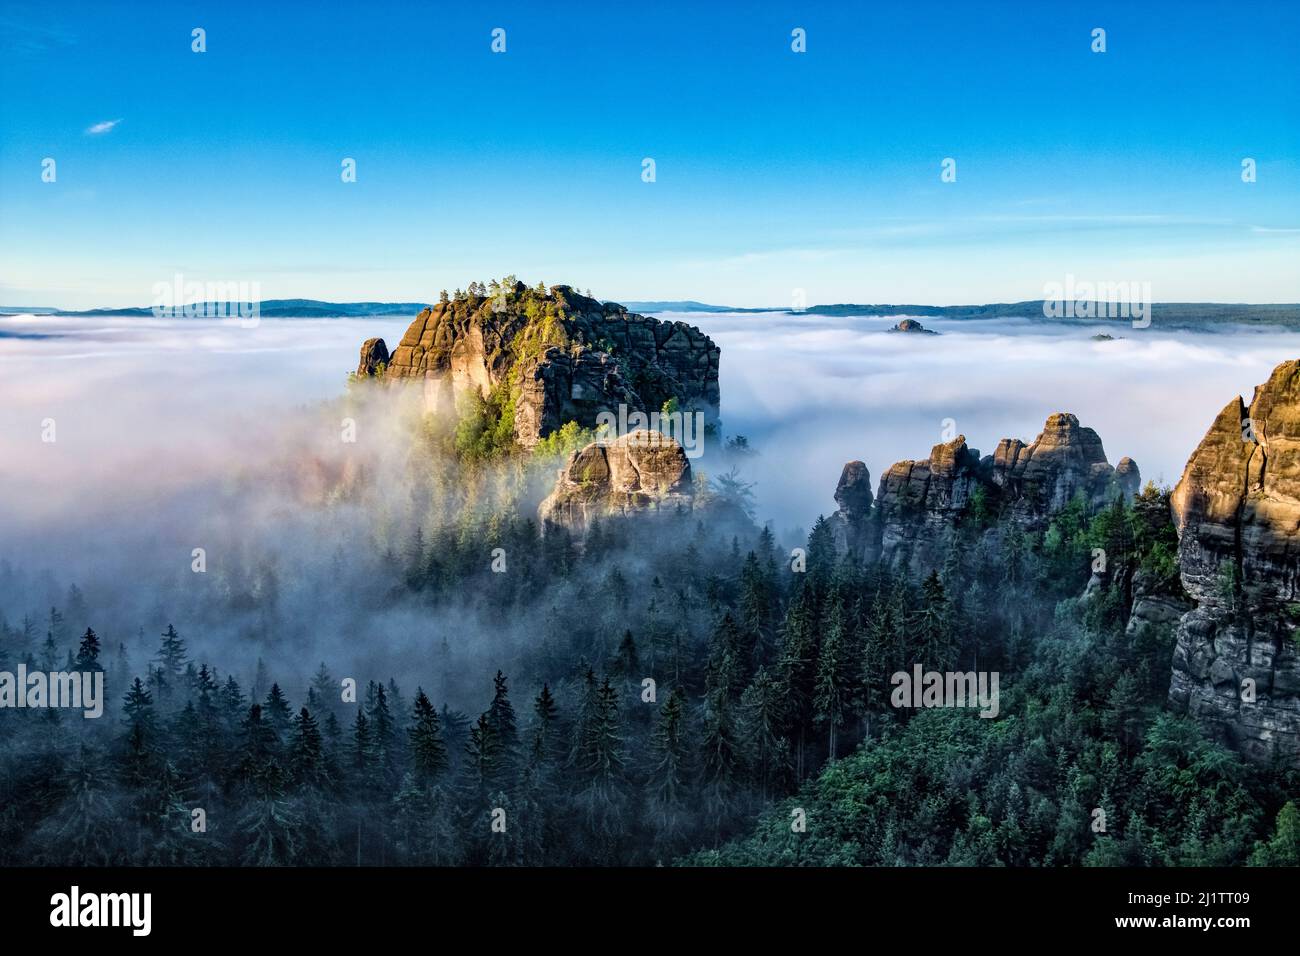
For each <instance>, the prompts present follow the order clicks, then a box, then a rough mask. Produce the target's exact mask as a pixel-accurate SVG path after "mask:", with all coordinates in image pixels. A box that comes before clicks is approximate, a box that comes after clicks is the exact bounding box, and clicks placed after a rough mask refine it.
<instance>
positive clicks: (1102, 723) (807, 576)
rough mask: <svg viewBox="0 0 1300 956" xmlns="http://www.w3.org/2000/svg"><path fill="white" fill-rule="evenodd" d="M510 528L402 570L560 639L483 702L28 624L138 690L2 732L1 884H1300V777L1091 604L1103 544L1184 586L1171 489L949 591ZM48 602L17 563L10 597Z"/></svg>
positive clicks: (930, 584)
mask: <svg viewBox="0 0 1300 956" xmlns="http://www.w3.org/2000/svg"><path fill="white" fill-rule="evenodd" d="M714 487H715V493H716V494H718V495H720V496H727V495H730V496H733V497H734V498H735V499H736V501H735V504H736V506H737V507H738V508H740V509H743V508H744V507H745V505H746V502H745V500H744V498H745V494H746V490H745V488H744V486H743V483H740V482H737V481H736V480H734V479H733V480H731V481H730V482H728V481H723V482H720V483H715V485H714ZM476 520H478V521H479V523H478V524H477V525H474V526H469V525H465V524H462V525H461V526H460V527H459V528H449V527H444V528H442V529H441V530H439V531H438V532H437V533H436V534H433V535H430V536H429V539H428V540H426V538H425V536H424V535H423V533H422V532H418V530H417V532H416V533H415V534H413V535H412V537H411V539H410V540H408V541H407V542H406V543H405V546H404V547H403V548H402V549H401V550H400V551H399V550H398V549H390V551H389V552H388V553H387V554H386V555H385V558H384V561H383V563H382V567H383V568H384V569H386V573H387V575H388V577H387V579H386V580H385V581H383V582H382V586H383V587H384V588H385V589H386V593H387V594H388V596H389V599H390V600H392V601H398V602H403V603H406V604H409V605H411V606H413V607H417V608H419V609H420V610H421V612H422V613H425V614H428V615H432V616H437V615H438V614H439V613H440V612H441V611H445V610H447V609H455V608H460V607H463V605H462V604H461V603H460V599H461V598H462V597H463V595H466V594H473V595H477V596H478V597H479V599H480V600H479V604H478V606H479V608H480V610H481V613H482V614H485V615H487V616H488V618H489V623H490V619H491V618H493V617H495V618H496V619H497V620H500V621H505V620H511V619H513V620H526V621H528V622H531V623H530V625H529V630H530V635H531V640H530V641H529V642H528V643H527V644H526V645H525V646H523V647H521V648H519V649H518V651H517V652H515V653H511V654H509V655H505V656H504V657H503V659H502V660H501V661H500V662H499V664H493V663H491V662H488V663H487V664H486V665H483V664H481V663H476V665H475V669H474V672H473V673H472V674H470V675H467V678H466V679H467V685H468V686H469V687H470V688H471V690H470V691H468V692H461V691H459V690H457V691H456V693H455V699H454V700H453V699H449V694H448V691H447V687H448V686H449V685H448V684H447V682H446V680H445V673H444V670H445V668H443V667H442V665H443V664H446V663H447V662H448V661H450V660H451V659H452V658H451V655H452V652H453V646H454V644H455V642H456V641H457V639H458V635H457V628H456V625H455V623H454V621H453V622H452V623H451V624H450V626H447V627H446V628H445V630H444V631H443V634H442V636H441V638H440V639H439V640H438V641H437V642H436V643H434V645H433V646H432V647H430V648H429V666H428V667H427V668H425V670H424V671H423V672H422V673H418V674H417V673H409V672H396V673H377V674H350V673H342V672H341V671H339V670H338V669H336V668H335V667H334V666H332V665H331V662H330V661H328V660H325V661H312V662H310V663H308V662H304V665H303V666H302V667H301V668H300V669H297V670H292V671H291V670H285V669H278V670H275V669H271V668H269V667H268V666H267V665H266V664H265V663H264V662H263V661H261V660H260V659H258V660H257V665H256V667H255V668H249V667H248V666H247V662H246V661H245V660H242V659H239V658H236V659H235V660H234V661H231V660H227V659H220V658H218V657H216V656H214V655H210V654H205V653H203V652H202V651H200V650H198V648H200V647H202V646H203V643H204V642H203V640H202V638H203V635H202V634H201V633H194V632H193V631H192V630H189V629H187V627H186V626H185V625H184V623H183V622H182V623H179V624H176V623H173V624H169V625H167V626H166V627H165V628H164V629H161V632H160V633H158V632H157V631H159V630H160V629H155V633H145V632H144V629H143V628H142V627H141V628H140V629H139V630H138V632H137V633H136V634H134V635H132V636H131V637H130V638H129V639H125V640H123V639H117V638H115V639H113V640H105V639H103V638H102V637H101V636H100V634H99V632H98V631H97V630H96V626H97V624H96V608H95V607H94V605H93V604H92V603H90V602H89V601H88V600H87V598H86V596H85V595H84V594H83V593H82V592H81V591H80V590H79V589H78V588H77V587H76V586H75V585H73V586H70V587H69V588H68V590H67V595H66V599H65V600H64V601H62V602H61V604H59V605H58V606H55V607H49V608H44V609H42V610H41V611H39V612H38V611H37V610H36V609H33V611H32V612H31V613H29V614H27V615H25V616H24V617H22V618H21V619H17V620H15V619H12V618H7V619H5V620H4V621H2V622H0V669H9V670H12V669H13V668H15V667H16V666H17V665H18V664H19V663H20V662H25V663H26V664H27V666H28V667H29V668H30V669H37V668H44V669H46V670H54V669H57V668H58V667H61V666H64V665H66V667H67V669H73V668H76V669H79V670H83V671H94V670H102V671H103V672H104V674H105V680H106V687H107V697H108V701H107V704H106V711H105V714H104V717H103V719H100V720H83V719H81V717H80V714H76V713H72V714H69V713H67V712H62V713H61V712H60V711H59V710H57V709H45V710H15V709H6V710H0V735H2V736H3V739H4V740H5V747H4V749H3V753H2V755H0V756H2V762H0V807H2V808H3V809H2V810H0V865H4V866H17V865H32V864H36V865H50V864H75V865H107V864H130V865H142V866H153V865H168V864H181V865H187V866H189V865H192V866H209V865H253V866H268V865H326V866H335V865H358V864H359V865H363V866H405V865H440V866H455V865H496V866H533V865H655V864H663V865H783V866H784V865H839V864H856V865H876V866H893V865H945V864H946V865H969V866H998V865H1008V866H1080V865H1082V866H1093V865H1122V866H1165V865H1174V866H1186V865H1245V864H1251V865H1295V864H1297V862H1300V860H1297V841H1298V840H1300V818H1298V812H1297V805H1296V802H1295V801H1294V796H1293V795H1294V794H1295V793H1296V792H1297V784H1298V783H1300V781H1298V780H1297V774H1296V771H1294V770H1285V769H1281V768H1268V767H1261V766H1257V765H1253V764H1250V763H1247V762H1245V761H1244V760H1243V759H1242V758H1241V757H1239V756H1238V755H1236V754H1235V753H1234V752H1232V751H1231V750H1228V749H1225V747H1223V746H1222V745H1220V744H1218V743H1214V742H1212V741H1211V740H1209V739H1207V738H1206V737H1204V736H1203V735H1202V732H1201V731H1200V730H1198V728H1197V726H1196V725H1195V724H1194V723H1193V722H1191V721H1189V720H1188V719H1186V718H1183V717H1178V716H1173V715H1171V714H1169V713H1168V712H1166V709H1165V707H1164V698H1165V695H1166V691H1167V687H1168V668H1169V657H1170V651H1171V641H1172V635H1171V632H1170V631H1169V630H1168V629H1166V630H1163V631H1162V630H1160V629H1146V628H1138V629H1136V630H1134V629H1132V628H1128V627H1127V626H1126V625H1127V623H1128V620H1129V614H1128V611H1129V607H1128V603H1129V601H1130V600H1131V597H1130V596H1129V595H1126V594H1125V593H1124V592H1125V588H1124V586H1123V584H1122V583H1121V582H1122V578H1121V576H1118V575H1116V576H1114V581H1115V583H1113V584H1112V585H1110V586H1107V587H1104V588H1102V589H1100V590H1092V589H1090V590H1089V591H1088V593H1087V594H1085V595H1084V596H1082V597H1081V596H1080V595H1081V594H1083V592H1084V590H1085V588H1084V585H1085V584H1086V583H1087V581H1088V560H1089V555H1090V553H1091V549H1092V548H1093V547H1096V546H1104V547H1106V548H1107V549H1108V551H1109V553H1110V554H1111V556H1112V560H1114V561H1117V562H1119V563H1120V564H1122V565H1128V566H1130V567H1132V568H1136V569H1140V570H1141V571H1142V572H1143V573H1145V574H1147V575H1149V576H1150V579H1151V580H1154V581H1157V582H1160V583H1158V584H1157V585H1156V587H1158V588H1164V589H1166V590H1168V591H1169V592H1171V593H1173V592H1176V591H1177V589H1178V588H1179V585H1178V579H1177V575H1176V574H1174V573H1172V572H1171V561H1170V555H1171V553H1172V552H1171V547H1172V545H1173V542H1174V540H1175V539H1174V538H1173V529H1172V527H1171V526H1170V525H1169V523H1168V506H1167V493H1165V492H1162V491H1160V490H1158V489H1156V488H1154V487H1153V486H1148V488H1147V489H1146V491H1145V492H1143V494H1142V495H1139V496H1138V497H1136V498H1135V499H1132V500H1131V501H1130V502H1127V503H1126V502H1115V503H1114V504H1112V505H1111V506H1110V507H1108V508H1106V509H1104V510H1102V511H1101V512H1099V513H1095V514H1088V513H1087V511H1086V509H1084V508H1083V507H1082V505H1081V503H1076V505H1075V506H1072V507H1070V508H1068V509H1066V510H1065V511H1064V512H1062V513H1061V514H1059V515H1057V516H1056V518H1055V519H1054V520H1053V522H1052V524H1051V527H1050V528H1049V529H1048V531H1047V532H1046V533H1044V534H1038V535H1035V534H1032V533H1024V532H1021V531H1019V530H1018V529H1016V528H1015V526H1014V525H1007V526H1006V528H1005V533H1000V534H999V533H995V534H989V533H987V532H988V531H989V530H990V528H992V529H993V530H995V531H997V530H998V516H996V515H990V514H981V515H977V516H974V518H973V519H972V520H971V521H968V522H965V523H964V524H962V525H960V526H959V527H958V529H957V531H956V532H955V533H954V536H953V537H952V539H951V540H950V541H949V546H948V548H947V550H946V558H945V560H944V562H943V564H942V567H941V568H940V569H938V570H936V571H934V572H933V573H930V574H929V575H927V576H925V577H924V578H923V579H921V580H919V581H918V580H917V579H916V577H915V576H913V575H909V574H908V573H907V570H906V569H905V568H904V569H890V568H887V567H886V566H884V565H879V566H869V567H863V566H859V565H857V564H856V563H854V562H853V561H852V560H850V559H848V558H846V557H842V556H840V555H839V554H838V552H837V549H836V547H835V544H834V540H833V534H832V528H831V523H830V522H829V521H827V520H826V519H819V520H818V522H817V523H816V525H815V526H814V527H813V528H812V530H811V532H810V533H809V534H808V535H807V538H806V540H805V541H801V542H799V546H800V547H802V549H803V552H804V555H805V557H806V563H805V565H804V567H803V569H802V570H793V569H792V562H791V560H790V554H789V552H788V551H787V550H786V549H783V548H782V547H779V546H778V544H777V541H776V538H775V537H774V534H773V532H772V531H771V530H770V529H768V528H762V529H760V528H757V527H752V526H751V529H750V530H748V531H745V530H744V529H743V528H742V529H741V530H740V531H736V532H735V533H731V532H727V533H721V532H719V531H717V530H711V528H710V526H709V525H708V524H707V523H705V522H703V521H700V520H696V519H694V518H692V517H689V516H680V517H676V518H666V517H665V518H662V519H660V522H659V523H655V524H653V525H650V524H646V523H642V522H628V521H610V522H605V523H598V524H596V525H594V526H593V527H592V528H591V529H590V530H589V531H588V532H587V533H586V534H585V536H575V535H573V534H570V533H569V532H566V531H565V530H564V529H560V528H550V529H547V532H546V533H545V534H543V533H542V531H541V529H539V527H538V526H537V524H536V522H534V521H532V520H526V519H519V518H518V517H517V516H514V515H505V514H499V513H497V514H490V513H486V512H484V513H482V516H481V518H479V519H476ZM741 524H742V525H743V522H742V523H741ZM742 532H743V533H742ZM484 542H491V543H492V544H493V545H494V546H499V547H501V548H503V549H504V551H505V553H507V554H508V555H510V559H511V562H512V563H511V571H510V573H508V574H498V573H494V572H493V571H492V570H491V569H490V568H489V566H488V564H487V562H486V561H484V560H483V555H484V548H483V543H484ZM27 583H29V582H28V581H27V579H26V578H25V577H24V576H23V574H22V573H21V572H20V571H18V570H17V569H15V568H13V567H12V566H9V565H8V564H5V565H0V592H6V593H11V594H13V593H18V592H19V591H21V590H22V589H23V588H24V586H25V585H26V584H27ZM273 601H274V591H273V589H271V588H267V587H263V588H261V589H260V590H256V591H254V592H249V593H248V594H246V595H245V596H244V598H243V610H244V611H245V612H246V613H249V614H253V615H257V614H258V613H260V611H261V610H265V608H259V604H267V603H269V602H273ZM38 613H39V614H40V616H39V617H38ZM157 613H158V614H160V615H162V616H166V613H167V612H166V609H165V607H160V609H159V610H158V612H157ZM299 623H300V625H301V626H305V627H308V628H309V627H310V626H311V621H310V620H307V621H303V622H299ZM480 623H481V622H480ZM226 654H227V655H228V656H230V654H231V651H230V649H229V648H227V649H226ZM916 663H920V664H922V665H924V666H925V667H926V668H934V669H937V670H948V669H953V668H957V669H966V668H971V669H977V668H978V669H985V670H996V671H999V672H1000V673H1001V675H1002V688H1001V696H1002V703H1001V713H1000V715H999V716H998V717H997V719H993V720H989V719H982V718H980V717H979V716H978V714H977V713H976V712H975V711H972V710H961V709H943V708H940V709H935V710H919V711H909V710H905V709H899V708H897V707H894V706H891V704H890V701H889V691H890V687H889V684H888V681H887V677H888V675H889V674H890V673H892V672H894V671H899V670H907V669H910V668H911V667H912V666H913V665H914V664H916ZM241 668H242V669H241ZM440 675H441V676H440ZM350 685H351V686H352V687H354V688H355V691H354V693H353V692H351V691H350ZM1099 811H1100V815H1101V819H1102V827H1101V828H1100V829H1099V828H1098V827H1097V820H1098V812H1099ZM796 817H798V818H801V819H802V821H803V822H802V824H801V825H800V826H792V820H793V819H795V818H796Z"/></svg>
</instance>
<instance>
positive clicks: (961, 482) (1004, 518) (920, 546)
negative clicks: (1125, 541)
mask: <svg viewBox="0 0 1300 956" xmlns="http://www.w3.org/2000/svg"><path fill="white" fill-rule="evenodd" d="M865 475H866V466H865V465H863V464H862V463H861V462H850V463H849V464H847V465H845V466H844V473H843V475H842V476H841V477H840V486H839V488H838V489H837V490H836V493H835V500H836V502H837V503H838V504H839V506H840V507H839V510H838V511H837V512H836V514H835V516H834V517H833V518H832V527H833V529H834V532H835V539H836V543H837V544H838V545H839V547H840V548H841V550H845V551H849V552H851V553H854V554H856V555H858V556H859V557H860V558H861V559H862V560H864V561H867V562H872V561H876V560H883V561H885V562H886V563H888V564H890V565H892V566H900V565H904V564H906V565H908V566H909V567H911V568H912V569H913V570H914V571H916V572H918V573H925V572H927V571H930V570H933V569H935V568H937V567H938V566H939V565H940V564H942V563H943V560H944V557H945V555H946V553H947V551H948V549H949V548H950V547H952V542H953V540H954V537H955V533H956V531H957V529H958V528H959V527H961V526H962V525H963V524H964V523H966V522H970V521H976V522H985V523H991V524H995V525H997V526H998V527H995V528H994V529H993V533H998V531H999V529H1000V528H1004V527H1005V526H1006V525H1007V524H1008V523H1011V524H1013V525H1016V526H1019V527H1020V528H1022V529H1024V530H1029V531H1041V530H1043V529H1045V528H1046V527H1047V526H1048V524H1049V523H1050V522H1051V519H1052V518H1053V516H1055V515H1057V514H1059V513H1060V512H1061V511H1062V510H1063V509H1064V508H1066V507H1067V506H1068V505H1069V504H1070V503H1071V502H1072V501H1074V500H1076V499H1081V500H1082V501H1083V504H1084V506H1085V508H1086V510H1087V511H1089V512H1093V511H1096V510H1098V509H1100V508H1102V507H1105V506H1106V505H1107V504H1108V503H1110V502H1111V501H1113V500H1115V498H1117V497H1120V496H1128V497H1131V496H1132V495H1133V494H1135V493H1136V492H1137V491H1138V488H1139V485H1140V484H1141V474H1140V472H1139V471H1138V466H1137V464H1136V463H1134V461H1133V460H1132V459H1131V458H1123V459H1121V460H1120V463H1119V465H1118V466H1117V467H1112V466H1111V465H1110V463H1109V462H1107V460H1106V452H1105V450H1104V448H1103V447H1102V443H1101V439H1100V438H1099V437H1098V435H1097V433H1096V432H1095V431H1093V430H1092V429H1091V428H1086V427H1084V426H1082V425H1080V424H1079V419H1078V418H1077V417H1076V416H1074V415H1071V414H1069V413H1066V412H1058V413H1056V414H1054V415H1052V416H1050V417H1049V418H1048V419H1047V422H1046V424H1044V426H1043V431H1042V433H1041V434H1039V436H1038V437H1037V438H1036V439H1035V440H1034V441H1033V443H1032V444H1028V445H1026V444H1025V443H1024V442H1023V441H1021V440H1020V439H1018V438H1004V439H1002V441H1000V442H999V443H998V445H997V448H996V449H995V450H994V452H993V454H991V455H985V456H984V457H982V458H981V457H980V453H979V451H978V450H976V449H973V448H971V447H969V446H968V445H967V444H966V437H965V436H964V435H958V436H957V437H956V438H954V439H953V440H952V441H948V442H941V443H940V444H938V445H935V446H934V447H933V448H932V449H931V450H930V455H929V457H928V458H923V459H920V460H916V461H912V460H908V461H900V462H896V463H895V464H893V465H890V466H889V468H887V469H885V473H884V474H883V475H881V477H880V488H879V491H878V492H877V494H876V497H875V501H874V507H873V504H872V500H871V497H870V493H868V494H867V495H866V496H865V497H864V496H863V495H862V494H861V492H860V491H859V490H856V489H857V486H858V485H859V484H860V483H861V482H862V481H864V480H865V477H864V476H865Z"/></svg>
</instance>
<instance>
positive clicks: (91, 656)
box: [74, 628, 104, 671]
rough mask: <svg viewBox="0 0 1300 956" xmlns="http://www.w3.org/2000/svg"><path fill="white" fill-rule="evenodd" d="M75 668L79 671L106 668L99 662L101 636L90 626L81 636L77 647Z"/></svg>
mask: <svg viewBox="0 0 1300 956" xmlns="http://www.w3.org/2000/svg"><path fill="white" fill-rule="evenodd" d="M74 669H75V670H79V671H102V670H103V669H104V668H103V667H101V666H100V664H99V638H98V637H97V636H96V635H95V632H94V631H93V630H91V629H90V628H86V633H85V634H84V635H82V638H81V644H80V645H79V646H78V647H77V659H76V661H75V662H74Z"/></svg>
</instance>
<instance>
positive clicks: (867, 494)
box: [831, 461, 872, 553]
mask: <svg viewBox="0 0 1300 956" xmlns="http://www.w3.org/2000/svg"><path fill="white" fill-rule="evenodd" d="M835 503H836V504H837V505H839V510H838V511H836V512H835V514H833V515H832V516H831V529H832V532H833V533H834V535H835V546H836V548H837V549H839V550H840V551H851V552H854V553H860V552H861V551H862V550H863V548H864V547H865V546H866V544H867V540H866V539H867V536H868V534H869V523H870V521H871V503H872V497H871V472H869V471H868V470H867V466H866V465H865V464H863V463H862V462H860V461H851V462H849V463H848V464H847V465H845V466H844V471H843V472H841V474H840V483H839V486H838V487H836V489H835Z"/></svg>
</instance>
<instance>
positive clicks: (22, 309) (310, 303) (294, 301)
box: [0, 287, 1300, 318]
mask: <svg viewBox="0 0 1300 956" xmlns="http://www.w3.org/2000/svg"><path fill="white" fill-rule="evenodd" d="M570 288H572V287H570ZM575 291H577V290H575ZM593 298H595V299H596V300H597V301H599V302H601V303H603V304H610V303H613V304H616V305H621V306H623V307H624V308H626V309H628V310H629V311H633V310H644V311H654V312H668V311H710V312H738V313H745V312H789V313H791V314H793V315H799V314H803V313H807V312H816V311H817V310H819V309H927V310H936V311H938V310H943V311H959V310H964V309H992V308H1003V309H1005V308H1018V307H1028V306H1041V305H1042V304H1043V303H1044V302H1049V301H1050V302H1093V303H1103V302H1105V301H1106V300H1104V299H1097V298H1092V299H1088V298H1077V299H1059V298H1057V299H1043V298H1040V299H1019V300H1012V301H987V302H967V303H954V304H951V305H939V304H935V303H922V302H851V301H841V302H819V303H815V304H813V305H808V306H804V307H801V308H796V307H794V306H788V305H786V306H776V305H768V306H732V305H719V304H716V303H709V302H702V301H700V300H698V299H630V298H629V299H606V298H601V297H599V296H593ZM221 301H222V300H200V301H196V302H194V303H187V304H194V305H209V304H216V303H219V302H221ZM255 301H256V303H257V305H258V306H266V305H269V306H271V307H272V308H279V309H283V308H287V307H290V306H292V305H299V304H300V305H301V306H302V307H303V308H306V309H316V310H320V309H321V308H322V307H325V308H351V309H353V310H357V311H354V312H352V313H350V314H340V315H337V316H330V317H337V318H364V317H367V316H374V317H383V316H394V315H404V314H406V312H407V311H409V310H410V309H415V310H416V312H418V311H420V310H422V309H424V308H432V306H433V305H435V304H436V300H416V301H405V302H402V301H386V300H383V299H360V300H353V301H346V302H345V301H335V300H331V299H311V298H305V297H298V296H290V297H282V298H273V299H258V300H255ZM1151 304H1152V305H1156V306H1160V305H1164V306H1184V307H1185V306H1217V307H1224V308H1227V307H1241V308H1295V309H1300V302H1240V301H1237V302H1233V301H1224V300H1209V299H1202V300H1196V301H1175V300H1169V301H1154V302H1152V303H1151ZM688 306H689V307H693V308H685V307H688ZM679 307H680V308H679ZM0 311H3V312H4V313H5V314H9V315H13V314H29V315H52V316H77V315H84V316H91V315H106V316H111V315H119V316H135V315H151V314H153V313H154V311H155V310H154V307H153V306H95V307H93V308H89V309H68V308H62V307H60V306H48V305H41V306H32V305H5V304H0ZM307 317H325V316H307Z"/></svg>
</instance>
